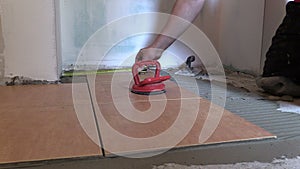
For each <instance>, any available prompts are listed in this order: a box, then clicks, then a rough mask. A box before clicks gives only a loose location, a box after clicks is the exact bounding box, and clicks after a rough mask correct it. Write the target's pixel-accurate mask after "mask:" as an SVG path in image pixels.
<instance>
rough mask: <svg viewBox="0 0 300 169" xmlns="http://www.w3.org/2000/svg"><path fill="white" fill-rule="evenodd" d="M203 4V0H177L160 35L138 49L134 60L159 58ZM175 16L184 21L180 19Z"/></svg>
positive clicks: (193, 18)
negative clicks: (144, 46)
mask: <svg viewBox="0 0 300 169" xmlns="http://www.w3.org/2000/svg"><path fill="white" fill-rule="evenodd" d="M203 4H204V0H177V1H176V2H175V5H174V7H173V10H172V13H171V16H170V18H169V20H168V22H167V24H166V26H165V27H164V28H163V30H162V32H161V33H160V35H158V37H157V38H156V39H155V40H154V41H153V43H152V44H151V45H149V46H148V47H146V48H143V49H141V50H140V51H139V53H138V54H137V56H136V61H143V60H157V59H159V58H160V57H161V55H162V53H163V52H164V51H165V50H166V49H167V48H168V47H169V46H171V45H172V44H173V43H174V42H175V41H176V39H177V38H178V37H179V36H180V35H182V34H183V33H184V32H185V31H186V29H188V27H189V26H190V24H191V23H192V22H193V21H194V20H195V18H196V17H197V15H198V14H199V12H200V11H201V9H202V7H203ZM177 17H180V18H182V19H184V20H185V21H180V19H178V18H177Z"/></svg>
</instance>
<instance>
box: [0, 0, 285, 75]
mask: <svg viewBox="0 0 300 169" xmlns="http://www.w3.org/2000/svg"><path fill="white" fill-rule="evenodd" d="M54 1H55V0H0V7H1V10H0V15H1V18H2V29H3V30H2V31H3V39H4V45H3V44H1V47H2V46H4V47H5V48H4V53H3V54H1V55H0V61H1V64H3V63H5V65H4V68H5V75H6V76H26V77H30V78H33V79H46V80H56V79H58V77H59V73H60V71H58V70H59V69H60V65H59V64H58V63H60V58H59V55H57V51H56V49H57V48H56V45H57V43H56V40H58V42H59V39H56V29H55V18H56V17H55V6H54ZM59 1H60V5H61V8H60V9H58V10H59V11H60V12H61V16H62V17H61V19H62V22H61V23H62V24H63V25H62V26H63V27H62V32H61V35H62V41H61V42H62V47H63V50H62V54H63V64H64V67H67V66H68V65H71V64H73V63H74V62H75V60H76V57H77V55H78V51H79V50H80V48H81V47H82V46H81V45H82V44H83V43H84V42H85V40H86V39H87V38H88V37H89V35H90V34H92V33H93V32H94V31H95V30H96V29H97V28H99V27H100V26H103V25H104V24H106V23H108V22H109V21H111V20H113V19H115V18H118V17H120V16H124V15H128V14H132V13H141V12H147V11H165V12H167V11H170V9H171V6H172V5H173V3H174V0H172V1H171V2H170V1H164V0H140V1H138V2H137V1H136V0H124V1H126V3H124V1H121V2H122V3H120V1H119V0H89V1H85V0H59ZM117 2H118V3H117ZM264 2H265V1H263V0H251V1H249V0H226V1H224V0H207V1H206V4H205V7H204V9H203V11H202V14H201V15H200V16H199V17H198V19H197V22H196V24H197V25H198V26H199V27H200V28H201V29H202V30H203V31H204V32H205V33H206V34H207V35H208V37H209V38H210V40H211V41H212V42H213V44H214V45H215V47H216V48H217V50H218V52H219V53H220V56H221V59H222V61H223V62H224V64H226V65H232V66H233V67H235V68H238V69H240V70H246V71H249V72H252V73H256V74H259V73H260V70H261V68H262V66H263V61H264V55H265V53H264V52H266V50H267V49H268V47H269V45H270V42H271V38H272V36H273V34H274V32H275V30H276V29H277V27H278V25H279V23H280V22H281V20H282V18H283V16H284V5H285V0H266V6H264ZM103 3H104V4H103ZM82 5H85V6H82ZM264 7H265V9H266V11H265V14H266V15H265V18H264V17H263V15H264ZM78 11H79V12H78ZM74 16H77V17H74ZM263 18H264V19H265V24H264V29H263ZM80 19H81V20H80ZM96 21H97V22H96ZM152 21H155V20H152ZM152 21H149V23H152ZM137 26H138V25H137ZM82 32H83V34H82ZM75 35H78V36H75ZM262 35H264V36H262ZM262 37H263V39H262ZM138 39H139V41H135V40H134V39H131V41H130V42H131V45H128V44H130V43H127V42H126V43H124V44H123V46H122V44H121V46H119V47H120V50H122V51H123V52H124V50H125V49H126V48H125V47H126V46H127V47H128V46H129V47H128V48H127V49H126V50H125V52H126V51H127V52H128V53H130V52H132V51H134V52H136V51H137V50H138V49H139V48H140V47H143V46H144V45H146V43H148V42H149V41H150V40H151V39H149V37H142V38H138ZM104 42H105V40H104ZM170 51H171V52H179V53H180V52H182V55H183V57H185V55H188V54H189V53H190V52H191V51H189V50H185V49H184V48H182V45H181V44H178V43H177V44H175V45H174V46H173V47H172V48H171V50H170ZM261 51H262V52H261ZM261 53H262V55H261ZM114 54H118V50H116V53H114ZM3 56H4V60H2V57H3ZM119 56H122V53H120V52H119V54H118V55H115V58H113V59H114V60H109V59H108V60H107V61H108V62H107V63H109V64H110V63H112V64H114V63H116V62H114V61H117V60H118V59H119ZM94 61H95V60H91V61H90V62H86V63H93V62H94ZM96 61H97V60H96ZM111 61H112V62H111ZM165 61H166V60H165ZM174 63H179V62H176V61H175V62H174ZM58 65H59V66H58Z"/></svg>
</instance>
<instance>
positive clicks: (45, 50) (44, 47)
mask: <svg viewBox="0 0 300 169" xmlns="http://www.w3.org/2000/svg"><path fill="white" fill-rule="evenodd" d="M0 5H1V16H2V25H3V34H4V44H5V49H4V59H5V75H6V76H9V77H11V76H24V77H29V78H32V79H40V80H57V79H58V77H59V76H58V71H57V70H58V67H57V62H58V59H57V54H56V29H55V10H54V9H55V8H54V0H1V1H0Z"/></svg>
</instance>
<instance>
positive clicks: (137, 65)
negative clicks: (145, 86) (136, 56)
mask: <svg viewBox="0 0 300 169" xmlns="http://www.w3.org/2000/svg"><path fill="white" fill-rule="evenodd" d="M150 65H153V66H156V70H155V77H154V78H159V76H160V70H161V65H160V63H159V62H158V61H156V60H149V61H141V62H136V63H135V64H134V65H133V66H132V74H133V78H134V82H135V84H136V85H140V83H141V81H140V78H139V72H138V69H139V68H141V67H143V66H150Z"/></svg>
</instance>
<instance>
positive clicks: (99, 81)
mask: <svg viewBox="0 0 300 169" xmlns="http://www.w3.org/2000/svg"><path fill="white" fill-rule="evenodd" d="M88 79H89V81H90V83H89V84H90V85H92V86H93V87H92V91H93V92H94V94H95V95H96V99H97V102H98V104H107V103H113V102H124V101H130V102H140V101H148V100H153V101H154V100H178V99H190V98H198V96H196V95H195V94H193V93H192V92H189V91H187V90H185V89H183V88H180V87H179V86H178V85H177V84H176V83H174V82H171V81H166V82H164V84H165V86H166V93H165V94H160V95H151V96H145V95H137V94H133V93H132V92H131V87H132V85H133V82H132V75H131V74H129V73H119V74H118V73H115V74H114V75H111V76H108V75H106V74H104V75H97V76H96V78H95V79H92V78H91V77H88ZM93 80H94V81H93Z"/></svg>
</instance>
